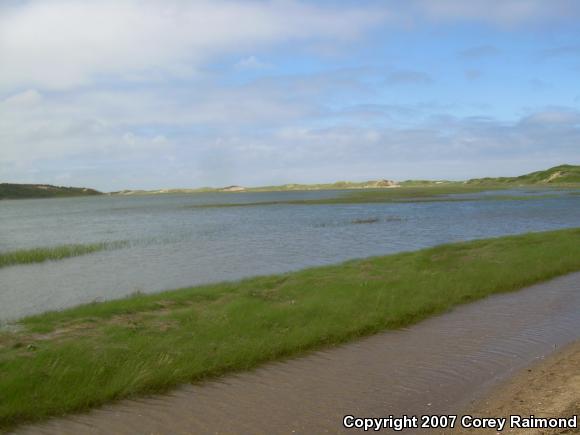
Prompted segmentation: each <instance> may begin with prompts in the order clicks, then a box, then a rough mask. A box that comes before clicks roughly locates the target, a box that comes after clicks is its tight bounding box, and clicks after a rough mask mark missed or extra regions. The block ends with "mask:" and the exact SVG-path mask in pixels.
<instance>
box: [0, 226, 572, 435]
mask: <svg viewBox="0 0 580 435" xmlns="http://www.w3.org/2000/svg"><path fill="white" fill-rule="evenodd" d="M577 270H580V228H578V229H570V230H563V231H554V232H545V233H533V234H527V235H521V236H514V237H503V238H497V239H488V240H480V241H473V242H466V243H458V244H450V245H443V246H439V247H435V248H432V249H426V250H422V251H417V252H409V253H401V254H397V255H390V256H384V257H373V258H368V259H363V260H355V261H349V262H346V263H343V264H340V265H336V266H328V267H318V268H312V269H306V270H303V271H299V272H294V273H288V274H283V275H276V276H267V277H257V278H252V279H247V280H243V281H240V282H234V283H221V284H216V285H209V286H201V287H193V288H186V289H181V290H175V291H169V292H164V293H160V294H155V295H137V296H134V297H131V298H128V299H123V300H118V301H111V302H106V303H96V304H90V305H84V306H80V307H77V308H73V309H69V310H66V311H62V312H53V313H47V314H43V315H39V316H34V317H29V318H26V319H23V320H22V321H21V325H20V326H21V329H20V330H16V331H13V332H8V331H4V332H2V333H0V427H4V428H6V427H9V426H11V425H14V424H17V423H20V422H23V421H27V420H36V419H42V418H46V417H48V416H51V415H58V414H62V413H66V412H71V411H78V410H83V409H87V408H89V407H93V406H97V405H99V404H102V403H105V402H107V401H111V400H115V399H120V398H123V397H129V396H135V395H139V394H145V393H151V392H160V391H165V390H167V389H168V388H170V387H172V386H175V385H176V384H179V383H183V382H189V381H196V380H200V379H204V378H207V377H211V376H215V375H220V374H223V373H226V372H231V371H235V370H244V369H248V368H251V367H254V366H256V365H257V364H259V363H262V362H265V361H269V360H273V359H276V358H282V357H287V356H291V355H296V354H300V353H301V352H304V351H307V350H311V349H315V348H319V347H322V346H328V345H333V344H337V343H341V342H345V341H348V340H352V339H355V338H357V337H360V336H363V335H368V334H372V333H374V332H377V331H381V330H384V329H388V328H397V327H401V326H404V325H408V324H411V323H414V322H417V321H419V320H421V319H424V318H425V317H428V316H430V315H433V314H436V313H441V312H444V311H446V310H448V309H449V308H451V307H453V306H455V305H458V304H461V303H465V302H469V301H473V300H476V299H480V298H483V297H485V296H488V295H490V294H493V293H498V292H506V291H512V290H516V289H519V288H522V287H525V286H527V285H530V284H533V283H535V282H539V281H542V280H546V279H549V278H552V277H555V276H558V275H562V274H565V273H568V272H572V271H577Z"/></svg>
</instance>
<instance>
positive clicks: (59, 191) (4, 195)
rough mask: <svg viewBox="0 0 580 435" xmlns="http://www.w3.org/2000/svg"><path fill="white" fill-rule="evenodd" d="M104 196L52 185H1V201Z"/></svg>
mask: <svg viewBox="0 0 580 435" xmlns="http://www.w3.org/2000/svg"><path fill="white" fill-rule="evenodd" d="M88 195H102V193H101V192H99V191H98V190H94V189H87V188H84V187H63V186H53V185H51V184H11V183H0V199H26V198H58V197H67V196H88Z"/></svg>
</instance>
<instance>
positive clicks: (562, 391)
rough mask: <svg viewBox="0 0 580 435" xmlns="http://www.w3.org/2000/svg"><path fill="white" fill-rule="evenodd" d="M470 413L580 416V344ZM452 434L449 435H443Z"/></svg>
mask: <svg viewBox="0 0 580 435" xmlns="http://www.w3.org/2000/svg"><path fill="white" fill-rule="evenodd" d="M468 413H471V414H472V415H477V416H486V417H487V416H490V417H508V418H509V416H510V415H522V416H529V415H534V416H536V417H566V418H569V417H573V416H574V415H578V414H579V413H580V341H577V342H575V343H573V344H571V345H569V346H567V347H565V348H564V349H562V350H560V351H558V352H556V353H555V354H553V355H551V356H550V357H548V358H546V359H545V360H542V361H540V362H539V363H537V364H535V365H533V366H530V367H529V368H527V369H524V370H522V371H521V372H520V373H519V374H518V375H516V376H515V377H514V378H512V379H510V380H509V381H507V382H506V383H504V384H503V385H501V386H500V387H499V388H496V389H494V390H493V392H492V393H491V394H489V395H488V396H487V397H486V398H485V399H483V400H482V401H480V402H478V403H477V404H476V405H475V406H473V407H472V408H471V409H470V410H469V411H468ZM444 433H449V432H444ZM453 433H458V434H462V433H470V434H473V433H477V434H481V435H484V434H485V435H487V434H495V433H497V432H496V431H495V430H482V429H480V430H457V431H455V432H453ZM502 433H510V434H525V435H539V434H564V433H566V434H568V433H580V429H559V430H548V429H509V428H506V429H504V431H503V432H502Z"/></svg>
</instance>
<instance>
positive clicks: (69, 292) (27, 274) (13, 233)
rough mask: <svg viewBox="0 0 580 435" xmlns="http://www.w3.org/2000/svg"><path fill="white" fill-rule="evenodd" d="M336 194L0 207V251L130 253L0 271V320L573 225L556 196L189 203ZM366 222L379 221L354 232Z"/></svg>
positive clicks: (573, 216)
mask: <svg viewBox="0 0 580 435" xmlns="http://www.w3.org/2000/svg"><path fill="white" fill-rule="evenodd" d="M525 192H526V191H523V192H519V191H518V192H510V193H512V194H514V193H515V194H518V195H521V194H526V193H525ZM343 194H345V192H336V191H318V192H274V193H241V194H198V195H161V196H133V197H122V196H115V197H109V196H103V197H86V198H68V199H50V200H23V201H1V202H0V228H1V230H0V252H5V251H10V250H15V249H25V248H32V247H39V246H54V245H60V244H68V243H93V242H101V241H118V240H128V241H129V242H130V246H129V247H127V248H124V249H120V250H110V251H103V252H99V253H95V254H91V255H86V256H81V257H75V258H70V259H66V260H63V261H58V262H46V263H41V264H34V265H19V266H12V267H7V268H3V269H0V321H6V320H12V319H15V318H18V317H21V316H25V315H29V314H34V313H39V312H43V311H46V310H56V309H61V308H64V307H69V306H74V305H78V304H80V303H87V302H92V301H94V300H106V299H113V298H120V297H123V296H126V295H129V294H131V293H134V292H136V291H142V292H155V291H160V290H165V289H172V288H178V287H184V286H189V285H195V284H202V283H209V282H217V281H224V280H233V279H238V278H242V277H246V276H252V275H259V274H270V273H279V272H286V271H291V270H295V269H300V268H304V267H308V266H315V265H323V264H331V263H337V262H340V261H343V260H347V259H351V258H357V257H366V256H370V255H381V254H388V253H393V252H398V251H403V250H414V249H419V248H423V247H427V246H433V245H437V244H440V243H446V242H453V241H460V240H469V239H475V238H484V237H492V236H501V235H506V234H517V233H523V232H528V231H543V230H552V229H559V228H566V227H574V226H579V225H580V196H577V195H576V196H573V195H566V194H565V193H563V194H562V195H561V196H559V197H556V198H542V199H535V200H529V201H505V200H504V201H465V202H425V203H404V204H341V205H316V206H312V205H310V206H302V205H270V206H259V207H228V208H199V207H192V206H196V205H203V204H212V203H213V204H215V203H224V202H256V201H284V200H292V199H315V198H327V197H333V196H336V195H343ZM484 194H485V193H484ZM528 194H530V195H533V194H534V193H533V192H530V193H528ZM365 219H378V221H377V222H375V223H368V224H353V221H355V220H365Z"/></svg>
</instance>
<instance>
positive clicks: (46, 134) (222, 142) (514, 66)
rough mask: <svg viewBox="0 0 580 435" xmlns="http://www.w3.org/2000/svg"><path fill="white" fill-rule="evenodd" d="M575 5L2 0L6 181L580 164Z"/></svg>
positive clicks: (124, 183)
mask: <svg viewBox="0 0 580 435" xmlns="http://www.w3.org/2000/svg"><path fill="white" fill-rule="evenodd" d="M578 22H580V1H576V0H470V1H464V0H405V1H400V0H381V1H379V0H376V1H373V0H356V1H355V0H352V1H351V0H343V1H333V0H319V1H313V0H311V1H298V0H247V1H246V0H243V1H235V0H228V1H224V0H190V1H186V0H100V1H98V2H88V1H85V0H78V1H75V0H0V182H16V183H50V184H57V185H72V186H89V187H94V188H97V189H100V190H103V191H114V190H121V189H158V188H178V187H201V186H226V185H231V184H239V185H245V186H259V185H271V184H283V183H322V182H334V181H338V180H351V181H363V180H371V179H379V178H385V179H394V180H405V179H417V178H427V179H451V180H461V179H468V178H475V177H482V176H499V175H506V176H509V175H519V174H522V173H526V172H529V171H533V170H539V169H545V168H548V167H550V166H554V165H558V164H562V163H572V164H580V26H578Z"/></svg>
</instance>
